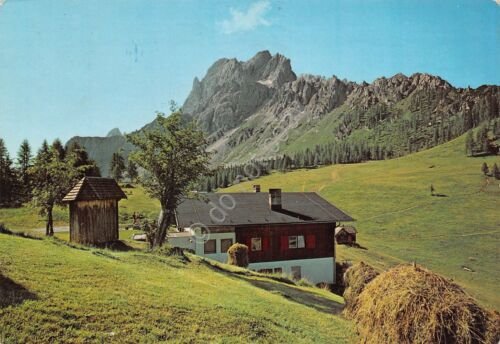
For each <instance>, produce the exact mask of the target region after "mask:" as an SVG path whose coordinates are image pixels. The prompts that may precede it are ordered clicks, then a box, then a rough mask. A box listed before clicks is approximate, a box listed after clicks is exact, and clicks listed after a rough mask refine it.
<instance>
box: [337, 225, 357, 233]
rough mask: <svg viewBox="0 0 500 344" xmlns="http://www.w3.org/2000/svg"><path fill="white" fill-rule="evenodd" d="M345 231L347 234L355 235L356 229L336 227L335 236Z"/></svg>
mask: <svg viewBox="0 0 500 344" xmlns="http://www.w3.org/2000/svg"><path fill="white" fill-rule="evenodd" d="M342 231H345V232H346V233H348V234H356V233H357V231H356V228H354V227H352V226H338V227H337V228H335V235H337V234H339V233H340V232H342Z"/></svg>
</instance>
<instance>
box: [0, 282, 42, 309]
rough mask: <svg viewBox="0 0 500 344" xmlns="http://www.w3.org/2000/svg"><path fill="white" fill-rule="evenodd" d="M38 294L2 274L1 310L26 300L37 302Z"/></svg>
mask: <svg viewBox="0 0 500 344" xmlns="http://www.w3.org/2000/svg"><path fill="white" fill-rule="evenodd" d="M36 299H37V296H36V294H34V293H32V292H30V291H29V290H28V289H26V288H25V287H23V286H22V285H20V284H18V283H16V282H14V281H13V280H11V279H10V278H8V277H5V276H3V275H2V274H0V308H4V307H7V306H12V305H18V304H21V303H23V301H24V300H36Z"/></svg>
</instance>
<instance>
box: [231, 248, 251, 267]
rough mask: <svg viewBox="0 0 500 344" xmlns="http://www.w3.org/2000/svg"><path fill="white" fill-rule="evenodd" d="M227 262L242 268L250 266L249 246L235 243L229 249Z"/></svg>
mask: <svg viewBox="0 0 500 344" xmlns="http://www.w3.org/2000/svg"><path fill="white" fill-rule="evenodd" d="M227 263H228V264H230V265H236V266H239V267H242V268H246V267H247V266H248V246H247V245H243V244H239V243H235V244H233V245H231V247H229V249H228V250H227Z"/></svg>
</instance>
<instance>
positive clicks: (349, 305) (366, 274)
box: [344, 262, 378, 317]
mask: <svg viewBox="0 0 500 344" xmlns="http://www.w3.org/2000/svg"><path fill="white" fill-rule="evenodd" d="M377 275H378V272H377V271H375V269H374V268H372V267H371V266H370V265H368V264H365V263H364V262H359V263H357V264H355V265H353V266H351V267H350V268H349V269H347V271H346V272H345V274H344V285H345V286H346V289H345V290H344V300H345V303H346V307H345V308H344V313H345V315H346V316H348V317H352V314H353V313H354V311H355V309H356V299H357V297H358V296H359V294H361V292H362V291H363V289H364V288H365V286H366V285H367V284H368V283H369V282H370V281H372V280H373V279H374V278H375V277H377Z"/></svg>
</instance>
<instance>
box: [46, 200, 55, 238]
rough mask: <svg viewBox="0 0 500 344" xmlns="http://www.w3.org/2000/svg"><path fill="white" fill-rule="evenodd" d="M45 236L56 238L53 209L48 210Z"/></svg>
mask: <svg viewBox="0 0 500 344" xmlns="http://www.w3.org/2000/svg"><path fill="white" fill-rule="evenodd" d="M45 235H47V236H54V219H53V218H52V207H49V208H48V209H47V226H46V227H45Z"/></svg>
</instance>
